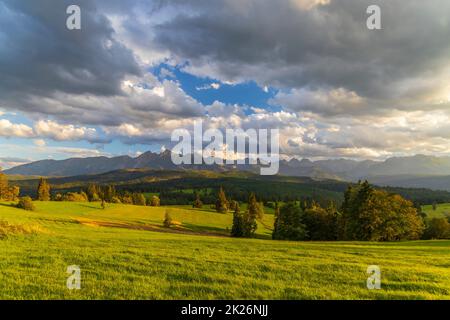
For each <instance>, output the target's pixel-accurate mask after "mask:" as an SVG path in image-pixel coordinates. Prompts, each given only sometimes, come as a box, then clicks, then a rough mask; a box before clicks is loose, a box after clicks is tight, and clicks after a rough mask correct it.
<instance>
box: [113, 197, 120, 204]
mask: <svg viewBox="0 0 450 320" xmlns="http://www.w3.org/2000/svg"><path fill="white" fill-rule="evenodd" d="M111 203H122V202H121V201H120V199H119V197H112V198H111Z"/></svg>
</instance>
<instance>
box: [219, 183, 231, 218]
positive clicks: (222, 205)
mask: <svg viewBox="0 0 450 320" xmlns="http://www.w3.org/2000/svg"><path fill="white" fill-rule="evenodd" d="M228 206H229V204H228V200H227V197H226V195H225V191H223V188H222V187H220V190H219V193H218V194H217V200H216V211H217V212H220V213H227V211H228Z"/></svg>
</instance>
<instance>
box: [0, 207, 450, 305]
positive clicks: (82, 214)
mask: <svg viewBox="0 0 450 320" xmlns="http://www.w3.org/2000/svg"><path fill="white" fill-rule="evenodd" d="M36 205H37V211H36V212H26V211H23V210H19V209H16V208H12V207H9V206H8V205H7V204H1V203H0V206H2V209H1V210H0V220H1V221H3V222H4V221H7V222H8V224H9V225H11V226H15V229H14V230H16V231H15V232H10V233H7V234H6V236H7V237H2V238H0V245H1V247H2V250H0V268H1V270H2V281H0V299H144V300H148V299H449V298H450V280H449V279H450V271H449V268H448V267H447V265H448V261H449V259H450V250H449V248H450V243H449V241H416V242H399V243H370V242H365V243H363V242H333V243H325V242H311V243H307V242H289V241H272V240H266V239H268V238H269V236H268V233H270V230H269V229H266V228H265V227H264V226H263V225H260V226H259V228H258V229H259V231H258V234H259V237H261V238H263V239H235V238H230V237H227V236H226V234H227V232H228V231H227V228H229V226H230V223H231V214H228V215H222V214H217V213H212V212H207V211H198V210H192V209H184V208H174V207H167V208H151V207H136V206H123V205H108V207H107V208H106V210H101V209H100V206H99V204H98V203H97V204H95V203H94V204H92V203H58V202H52V203H46V202H38V203H36ZM166 209H167V210H172V211H171V212H172V214H173V217H174V220H176V221H177V223H179V227H177V228H176V230H173V231H170V230H169V231H168V230H164V228H162V227H161V224H162V220H163V213H164V211H165V210H166ZM271 218H272V217H270V216H269V215H268V216H267V219H269V220H270V219H271ZM269 220H268V221H267V225H268V226H269V228H270V225H271V223H272V222H273V220H272V221H269ZM22 229H23V230H24V232H20V233H19V232H17V230H22ZM25 230H28V231H26V232H25ZM373 264H377V265H379V266H380V267H381V270H382V279H383V282H382V290H367V287H366V280H367V273H366V270H367V267H368V266H369V265H373ZM69 265H77V266H79V267H80V270H81V279H82V280H81V288H82V290H72V291H71V290H68V289H67V287H66V281H67V277H68V274H67V267H68V266H69ZM12 266H18V267H12ZM249 288H251V290H249Z"/></svg>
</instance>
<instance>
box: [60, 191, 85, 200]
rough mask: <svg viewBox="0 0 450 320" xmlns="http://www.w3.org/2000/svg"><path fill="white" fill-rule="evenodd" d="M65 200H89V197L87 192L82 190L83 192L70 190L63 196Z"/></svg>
mask: <svg viewBox="0 0 450 320" xmlns="http://www.w3.org/2000/svg"><path fill="white" fill-rule="evenodd" d="M63 201H68V202H87V201H88V197H87V195H86V193H84V192H81V193H77V192H68V193H67V194H65V195H64V196H63Z"/></svg>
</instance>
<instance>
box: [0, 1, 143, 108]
mask: <svg viewBox="0 0 450 320" xmlns="http://www.w3.org/2000/svg"><path fill="white" fill-rule="evenodd" d="M72 3H73V1H56V0H53V1H52V0H39V1H28V0H3V1H0V39H1V42H0V75H1V77H0V92H1V95H2V97H3V99H5V96H6V97H10V99H17V98H19V97H20V96H23V94H24V93H26V94H36V95H41V96H46V95H49V94H51V93H53V92H55V91H61V92H66V93H75V94H80V93H92V94H96V95H113V94H117V93H120V81H121V79H122V78H123V76H124V75H126V74H134V75H139V74H140V70H139V67H138V65H137V63H136V61H135V58H134V56H133V53H132V52H131V51H130V50H129V49H127V48H126V47H124V46H123V45H121V44H120V43H119V42H117V41H116V40H115V39H114V37H113V35H114V30H113V29H112V27H111V25H110V23H109V21H108V20H107V18H106V17H105V16H104V15H103V14H102V12H101V11H98V10H97V8H96V7H95V2H94V1H77V4H78V5H79V6H80V7H81V8H82V30H74V31H71V30H68V29H67V28H66V19H67V17H68V15H67V14H66V8H67V7H68V6H69V5H71V4H72ZM16 102H17V101H16Z"/></svg>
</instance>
